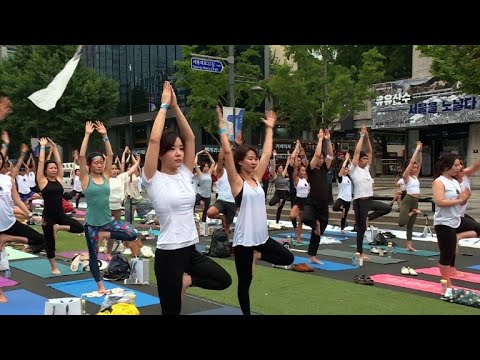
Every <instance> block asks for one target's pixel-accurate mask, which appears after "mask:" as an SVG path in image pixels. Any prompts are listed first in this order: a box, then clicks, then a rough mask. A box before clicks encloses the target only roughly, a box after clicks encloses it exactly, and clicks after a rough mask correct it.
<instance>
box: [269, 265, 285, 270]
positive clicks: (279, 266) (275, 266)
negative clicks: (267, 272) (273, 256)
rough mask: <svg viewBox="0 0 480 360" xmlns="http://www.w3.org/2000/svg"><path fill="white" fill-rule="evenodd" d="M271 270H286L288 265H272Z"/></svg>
mask: <svg viewBox="0 0 480 360" xmlns="http://www.w3.org/2000/svg"><path fill="white" fill-rule="evenodd" d="M272 267H273V268H277V269H284V270H288V265H275V264H272Z"/></svg>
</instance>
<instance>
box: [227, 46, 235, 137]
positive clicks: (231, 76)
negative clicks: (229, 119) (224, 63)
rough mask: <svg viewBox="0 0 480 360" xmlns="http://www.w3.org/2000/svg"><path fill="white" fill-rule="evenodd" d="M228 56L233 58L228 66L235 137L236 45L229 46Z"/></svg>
mask: <svg viewBox="0 0 480 360" xmlns="http://www.w3.org/2000/svg"><path fill="white" fill-rule="evenodd" d="M228 57H229V58H230V59H231V60H232V62H231V63H230V66H229V67H228V92H229V102H230V107H232V108H233V134H234V135H233V136H234V139H235V130H236V128H237V122H236V118H235V60H234V59H235V47H234V46H233V45H229V46H228Z"/></svg>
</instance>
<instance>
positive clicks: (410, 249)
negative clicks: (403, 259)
mask: <svg viewBox="0 0 480 360" xmlns="http://www.w3.org/2000/svg"><path fill="white" fill-rule="evenodd" d="M407 251H417V249H414V248H413V247H411V246H407Z"/></svg>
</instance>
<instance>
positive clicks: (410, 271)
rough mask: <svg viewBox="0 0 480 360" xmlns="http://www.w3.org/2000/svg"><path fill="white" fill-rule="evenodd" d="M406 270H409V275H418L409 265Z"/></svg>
mask: <svg viewBox="0 0 480 360" xmlns="http://www.w3.org/2000/svg"><path fill="white" fill-rule="evenodd" d="M408 272H409V273H410V275H412V276H417V275H418V274H417V272H416V271H415V269H413V268H411V267H409V268H408Z"/></svg>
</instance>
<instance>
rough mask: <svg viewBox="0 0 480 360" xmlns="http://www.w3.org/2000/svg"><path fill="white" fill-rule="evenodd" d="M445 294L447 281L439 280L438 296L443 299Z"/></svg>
mask: <svg viewBox="0 0 480 360" xmlns="http://www.w3.org/2000/svg"><path fill="white" fill-rule="evenodd" d="M446 292H447V280H445V279H442V280H440V295H441V296H442V297H443V296H445V293H446Z"/></svg>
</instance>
